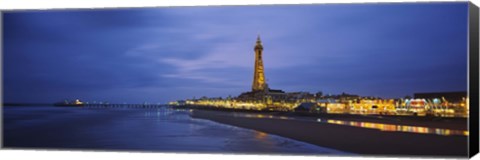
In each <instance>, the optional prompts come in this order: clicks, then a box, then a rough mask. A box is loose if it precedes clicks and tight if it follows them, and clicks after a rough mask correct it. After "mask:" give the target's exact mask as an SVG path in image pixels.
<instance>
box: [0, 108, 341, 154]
mask: <svg viewBox="0 0 480 160" xmlns="http://www.w3.org/2000/svg"><path fill="white" fill-rule="evenodd" d="M2 112H3V118H2V122H3V147H5V148H11V149H34V150H35V149H36V150H83V151H127V152H128V151H130V152H186V153H233V154H235V153H239V154H287V155H288V154H290V155H292V154H302V155H304V154H309V155H310V154H318V155H325V154H334V155H339V154H340V155H348V154H350V153H348V152H343V151H339V150H335V149H331V148H326V147H322V146H317V145H313V144H309V143H305V142H300V141H296V140H293V139H289V138H284V137H280V136H276V135H272V134H268V133H264V132H259V131H255V130H251V129H245V128H239V127H235V126H229V125H225V124H220V123H216V122H213V121H209V120H204V119H196V118H192V117H191V116H190V114H191V110H186V109H174V108H170V107H167V106H164V107H158V108H88V107H54V106H4V107H3V109H2Z"/></svg>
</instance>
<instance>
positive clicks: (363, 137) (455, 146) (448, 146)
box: [191, 110, 468, 157]
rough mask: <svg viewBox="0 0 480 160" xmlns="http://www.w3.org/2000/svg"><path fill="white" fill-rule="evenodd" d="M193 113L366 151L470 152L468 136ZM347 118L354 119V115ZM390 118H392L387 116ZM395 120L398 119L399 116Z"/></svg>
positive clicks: (411, 153) (459, 154) (463, 154)
mask: <svg viewBox="0 0 480 160" xmlns="http://www.w3.org/2000/svg"><path fill="white" fill-rule="evenodd" d="M191 116H192V117H193V118H201V119H208V120H211V121H215V122H219V123H224V124H228V125H233V126H238V127H243V128H249V129H254V130H257V131H261V132H266V133H270V134H275V135H279V136H283V137H287V138H291V139H295V140H299V141H303V142H307V143H311V144H315V145H319V146H324V147H329V148H332V149H337V150H341V151H346V152H352V153H357V154H362V155H395V156H428V157H445V156H450V157H466V156H467V138H468V137H467V136H441V135H434V134H417V133H405V132H383V131H379V130H376V129H366V128H358V127H352V126H344V125H336V124H325V123H315V122H314V121H299V120H292V119H270V118H248V117H238V116H237V117H234V116H233V115H232V112H225V111H213V110H194V111H193V112H192V114H191ZM337 118H339V117H337ZM340 118H341V117H340ZM345 118H347V119H352V118H354V117H350V118H348V117H345ZM357 118H358V117H357ZM366 119H369V120H370V121H385V120H382V119H378V118H377V120H375V118H372V117H367V118H366ZM406 119H407V121H402V122H401V123H402V124H403V123H408V124H411V125H415V124H412V123H414V122H415V119H408V118H406ZM387 121H391V120H390V119H387ZM391 122H395V120H394V121H391ZM438 123H444V122H431V123H429V122H428V121H421V124H423V125H428V126H432V125H433V126H436V125H439V124H438ZM457 123H459V122H457ZM465 125H466V124H465ZM449 128H450V127H449ZM461 128H462V127H461Z"/></svg>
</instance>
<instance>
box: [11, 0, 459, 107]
mask: <svg viewBox="0 0 480 160" xmlns="http://www.w3.org/2000/svg"><path fill="white" fill-rule="evenodd" d="M467 9H468V3H466V2H458V3H411V4H408V3H399V4H378V3H377V4H375V3H373V4H324V5H274V6H223V7H213V6H212V7H159V8H137V9H83V10H37V11H10V12H4V14H3V44H2V45H3V66H2V67H3V89H4V90H3V101H4V102H43V103H50V102H57V101H62V100H65V99H75V98H79V99H81V100H83V101H109V102H111V103H115V102H117V103H123V102H126V103H142V102H151V103H167V102H169V101H174V100H180V99H187V98H193V97H197V98H198V97H201V96H208V97H220V96H221V97H226V96H229V95H232V96H237V95H239V94H240V93H242V92H245V91H250V90H251V85H252V79H253V67H254V51H253V47H254V44H255V40H256V38H257V34H260V36H261V38H262V42H263V46H264V56H263V58H264V65H265V76H266V79H267V83H268V84H269V86H270V88H273V89H282V90H284V91H286V92H295V91H307V92H312V93H314V92H317V91H322V92H323V93H325V94H328V93H331V94H339V93H342V92H346V93H352V94H358V95H362V96H379V97H384V98H399V97H404V96H406V95H411V96H412V95H413V93H415V92H440V91H466V90H467V18H468V17H467V14H468V10H467Z"/></svg>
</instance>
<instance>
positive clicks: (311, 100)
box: [169, 36, 469, 117]
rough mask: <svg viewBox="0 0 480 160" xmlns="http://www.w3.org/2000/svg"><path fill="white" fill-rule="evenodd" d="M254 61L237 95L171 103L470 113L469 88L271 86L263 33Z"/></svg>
mask: <svg viewBox="0 0 480 160" xmlns="http://www.w3.org/2000/svg"><path fill="white" fill-rule="evenodd" d="M254 51H255V64H254V72H253V82H252V89H251V91H248V92H244V93H241V94H240V95H239V96H237V97H227V98H207V97H202V98H198V99H195V98H193V99H187V100H179V101H174V102H170V103H169V105H173V106H185V107H211V108H222V109H243V110H269V111H293V112H304V113H311V114H323V113H324V114H387V115H415V116H425V115H432V116H448V117H467V116H468V110H469V105H468V96H467V93H466V92H441V93H440V92H439V93H415V94H414V97H405V98H398V99H382V98H379V97H362V96H358V95H353V94H347V93H342V94H339V95H323V94H322V93H321V92H319V93H316V94H312V93H309V92H284V91H282V90H279V89H271V88H270V87H269V85H268V84H267V82H266V79H265V70H264V65H263V58H262V55H263V45H262V41H261V39H260V36H258V37H257V41H256V43H255V46H254Z"/></svg>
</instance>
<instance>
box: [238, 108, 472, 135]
mask: <svg viewBox="0 0 480 160" xmlns="http://www.w3.org/2000/svg"><path fill="white" fill-rule="evenodd" d="M233 116H234V117H246V118H269V119H284V120H300V121H312V120H309V119H306V118H298V117H287V116H275V115H266V114H258V113H234V114H233ZM316 121H317V122H320V123H328V124H337V125H346V126H353V127H361V128H369V129H378V130H380V131H385V132H408V133H418V134H436V135H442V136H453V135H460V136H468V135H469V132H468V131H465V130H453V129H444V128H431V127H422V126H410V125H396V124H386V123H374V122H359V121H343V120H334V119H317V120H316Z"/></svg>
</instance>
